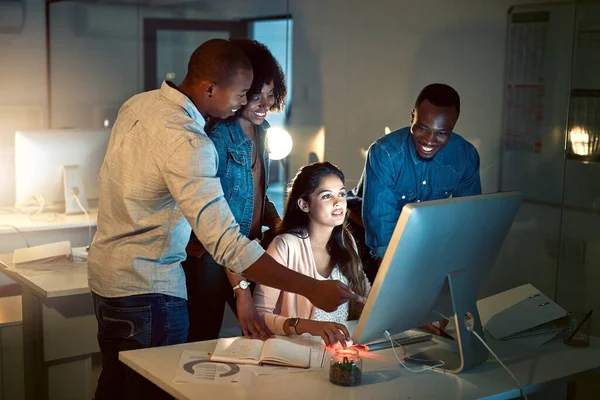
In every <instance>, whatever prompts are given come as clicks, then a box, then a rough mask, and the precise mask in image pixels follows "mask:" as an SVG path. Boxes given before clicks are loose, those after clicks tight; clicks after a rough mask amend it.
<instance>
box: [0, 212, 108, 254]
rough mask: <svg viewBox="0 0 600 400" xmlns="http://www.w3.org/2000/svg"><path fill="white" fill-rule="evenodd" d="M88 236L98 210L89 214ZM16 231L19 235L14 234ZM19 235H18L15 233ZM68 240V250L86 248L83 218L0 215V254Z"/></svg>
mask: <svg viewBox="0 0 600 400" xmlns="http://www.w3.org/2000/svg"><path fill="white" fill-rule="evenodd" d="M89 216H90V224H91V225H92V235H93V234H94V233H95V232H96V221H97V219H98V210H97V209H92V210H90V212H89ZM15 228H17V229H18V230H19V231H17V230H16V229H15ZM19 232H21V233H19ZM23 236H25V238H26V239H27V241H28V242H29V244H30V245H31V246H37V245H40V244H46V243H51V242H60V241H63V240H69V241H70V242H71V246H72V247H80V246H87V245H88V244H89V243H88V221H87V219H86V218H85V215H84V214H71V215H67V214H59V213H46V212H44V213H42V214H40V215H37V216H31V215H29V214H22V213H18V212H13V213H6V212H4V211H0V254H3V253H10V252H12V251H14V250H15V249H18V248H21V247H25V246H27V244H26V243H25V240H24V239H23Z"/></svg>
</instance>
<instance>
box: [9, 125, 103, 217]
mask: <svg viewBox="0 0 600 400" xmlns="http://www.w3.org/2000/svg"><path fill="white" fill-rule="evenodd" d="M109 138H110V130H80V129H64V130H31V131H18V132H16V133H15V185H16V201H15V203H16V204H15V205H16V207H17V208H21V209H23V208H27V207H29V206H32V207H36V206H38V204H37V202H36V200H35V199H34V197H35V196H42V197H43V199H44V204H45V209H49V210H53V211H61V210H64V206H65V195H64V190H63V166H67V165H78V166H79V172H80V173H81V177H82V181H83V184H84V186H85V193H86V197H87V199H88V200H91V201H89V204H90V205H94V204H95V203H97V199H98V173H99V172H100V167H101V165H102V161H103V160H104V155H105V154H106V148H107V146H108V140H109Z"/></svg>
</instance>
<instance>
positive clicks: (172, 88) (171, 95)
mask: <svg viewBox="0 0 600 400" xmlns="http://www.w3.org/2000/svg"><path fill="white" fill-rule="evenodd" d="M160 93H161V94H162V95H163V96H165V97H166V98H167V99H169V100H171V101H172V102H173V103H175V104H177V105H179V106H181V107H182V108H183V109H184V110H185V111H186V112H187V113H188V115H189V116H190V117H191V118H192V119H193V120H194V121H196V122H197V123H198V124H199V125H200V127H201V128H202V130H204V125H205V124H206V121H205V120H204V117H203V116H202V114H200V111H198V108H196V105H195V104H194V102H192V100H191V99H190V98H189V97H187V96H186V95H185V94H183V93H181V92H180V91H179V90H177V85H175V84H174V83H173V82H171V81H163V83H162V85H161V86H160Z"/></svg>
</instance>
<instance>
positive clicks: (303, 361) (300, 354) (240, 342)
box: [210, 337, 310, 368]
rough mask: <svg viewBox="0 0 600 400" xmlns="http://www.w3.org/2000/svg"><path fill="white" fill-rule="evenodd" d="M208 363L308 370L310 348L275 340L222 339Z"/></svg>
mask: <svg viewBox="0 0 600 400" xmlns="http://www.w3.org/2000/svg"><path fill="white" fill-rule="evenodd" d="M210 361H215V362H227V363H233V364H252V365H260V364H272V365H284V366H288V367H298V368H309V367H310V347H307V346H302V345H299V344H295V343H291V342H289V341H287V340H282V339H277V338H273V339H268V340H266V341H264V342H263V341H262V340H257V339H247V338H244V337H237V338H223V339H219V341H218V342H217V346H216V347H215V350H214V351H213V353H212V354H211V356H210Z"/></svg>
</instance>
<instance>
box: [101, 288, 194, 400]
mask: <svg viewBox="0 0 600 400" xmlns="http://www.w3.org/2000/svg"><path fill="white" fill-rule="evenodd" d="M92 296H93V298H94V309H95V312H96V319H97V320H98V344H99V345H100V351H101V353H102V373H101V374H100V378H99V379H98V387H97V389H96V395H95V399H96V400H103V399H111V400H114V399H144V400H147V399H162V398H171V397H170V396H169V395H168V394H166V393H165V392H163V391H162V390H161V389H159V388H158V387H157V386H154V385H153V384H152V383H151V382H150V381H148V380H147V379H146V378H144V377H142V376H141V375H138V374H137V373H136V372H135V371H133V370H132V369H130V368H128V367H127V366H126V365H125V364H123V363H121V362H120V361H119V352H120V351H124V350H136V349H143V348H148V347H157V346H168V345H171V344H180V343H185V341H186V339H187V335H188V326H189V321H188V312H187V304H186V301H185V300H184V299H181V298H179V297H173V296H167V295H163V294H143V295H135V296H127V297H115V298H106V297H102V296H99V295H97V294H95V293H92Z"/></svg>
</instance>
